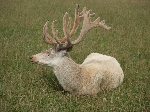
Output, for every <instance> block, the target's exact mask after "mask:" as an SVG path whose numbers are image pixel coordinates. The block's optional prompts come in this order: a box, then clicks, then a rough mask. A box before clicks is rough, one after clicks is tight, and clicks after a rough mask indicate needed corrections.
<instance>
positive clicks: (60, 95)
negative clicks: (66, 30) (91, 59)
mask: <svg viewBox="0 0 150 112" xmlns="http://www.w3.org/2000/svg"><path fill="white" fill-rule="evenodd" d="M76 3H78V4H80V6H81V7H84V6H87V7H88V8H89V9H92V10H93V11H94V12H95V13H96V17H98V16H100V17H101V18H102V19H105V20H106V23H107V24H108V25H110V26H111V27H112V30H111V31H105V30H103V29H99V28H98V29H95V30H92V31H90V32H89V33H88V35H87V38H86V40H85V41H84V42H82V43H81V44H80V45H78V46H76V47H75V48H74V49H73V51H72V52H71V56H72V58H73V59H74V60H75V61H76V62H77V63H82V62H83V60H84V59H85V58H86V56H87V55H88V54H90V53H92V52H99V53H102V54H106V55H111V56H113V57H115V58H116V59H117V60H118V61H119V62H120V64H121V66H122V68H123V70H124V74H125V79H124V82H123V84H122V85H121V86H120V87H119V88H117V89H115V90H114V91H111V92H106V93H105V92H102V93H99V94H98V96H97V97H90V96H80V97H76V96H72V95H71V94H69V93H66V92H64V91H63V89H62V88H61V87H60V85H59V83H58V81H57V79H56V77H55V76H54V73H53V72H52V69H51V68H49V67H46V66H40V65H35V64H32V63H31V62H30V59H29V57H30V56H31V55H33V54H36V53H38V52H41V51H42V50H46V49H48V48H50V46H48V45H46V44H44V42H43V40H42V38H41V37H42V27H43V25H44V24H45V22H46V21H47V20H50V21H52V20H55V19H57V27H58V29H59V31H60V32H61V33H60V34H61V35H62V34H63V33H62V17H63V14H64V13H65V12H66V11H68V12H69V13H70V15H71V16H72V17H73V15H74V7H75V4H76ZM78 33H79V32H78ZM30 111H32V112H50V111H53V112H58V111H60V112H63V111H64V112H74V111H75V112H79V111H83V112H87V111H91V112H96V111H97V112H105V111H106V112H108V111H109V112H128V111H131V112H133V111H134V112H142V111H143V112H148V111H150V0H82V1H81V0H0V112H30Z"/></svg>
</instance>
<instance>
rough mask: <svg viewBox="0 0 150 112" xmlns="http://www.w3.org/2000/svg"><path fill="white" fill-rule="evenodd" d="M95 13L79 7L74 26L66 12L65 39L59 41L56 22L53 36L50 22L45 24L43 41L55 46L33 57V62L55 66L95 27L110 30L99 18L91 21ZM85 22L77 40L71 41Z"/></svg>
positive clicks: (64, 21)
mask: <svg viewBox="0 0 150 112" xmlns="http://www.w3.org/2000/svg"><path fill="white" fill-rule="evenodd" d="M94 15H95V13H92V11H91V10H87V9H86V7H84V8H83V10H82V11H81V12H80V11H79V5H77V6H76V8H75V19H74V22H73V25H72V23H71V17H69V15H68V13H67V12H66V13H65V15H64V17H63V32H64V37H63V38H61V39H59V38H58V30H56V29H55V21H53V22H52V24H51V30H52V36H51V35H50V34H49V33H48V21H47V22H46V23H45V25H44V27H43V39H44V40H45V42H46V43H47V44H50V45H52V46H53V48H50V49H49V50H46V51H45V52H41V53H39V54H36V55H33V56H32V61H33V62H38V63H40V64H48V65H51V66H52V65H55V64H57V63H58V62H59V61H61V59H62V57H64V56H66V55H67V52H69V51H71V50H72V48H73V46H74V45H76V44H78V43H80V42H81V41H82V40H84V37H85V35H86V34H87V32H89V30H91V29H92V28H95V27H102V28H104V29H106V30H109V29H110V27H108V26H107V25H106V24H105V21H104V20H103V21H100V18H99V17H98V18H97V19H96V20H95V21H91V17H93V16H94ZM81 21H83V24H82V25H83V26H82V28H81V32H80V34H79V36H78V37H77V39H76V40H74V41H71V37H72V36H73V34H75V33H76V31H77V29H78V26H79V25H80V22H81Z"/></svg>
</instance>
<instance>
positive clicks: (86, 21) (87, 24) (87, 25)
mask: <svg viewBox="0 0 150 112" xmlns="http://www.w3.org/2000/svg"><path fill="white" fill-rule="evenodd" d="M82 15H83V26H82V29H81V32H80V35H79V37H78V38H77V39H76V40H75V41H73V42H72V44H73V45H75V44H78V43H80V42H81V41H82V40H83V39H84V35H86V33H87V32H88V31H89V30H91V29H92V28H94V27H102V28H104V29H106V30H109V29H110V28H111V27H108V26H107V25H106V24H105V21H104V20H103V21H100V17H98V18H97V19H96V20H95V21H94V22H92V21H91V17H92V16H93V15H95V13H92V14H91V10H89V11H87V10H86V7H84V8H83V11H82Z"/></svg>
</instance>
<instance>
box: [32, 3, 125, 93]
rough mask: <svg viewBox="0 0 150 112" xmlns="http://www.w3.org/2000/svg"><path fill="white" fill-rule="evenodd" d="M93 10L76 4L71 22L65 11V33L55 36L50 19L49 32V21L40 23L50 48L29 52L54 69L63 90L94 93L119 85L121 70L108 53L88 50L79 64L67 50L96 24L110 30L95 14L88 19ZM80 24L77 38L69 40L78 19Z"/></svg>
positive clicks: (56, 31) (121, 75) (122, 76)
mask: <svg viewBox="0 0 150 112" xmlns="http://www.w3.org/2000/svg"><path fill="white" fill-rule="evenodd" d="M92 16H94V13H92V12H91V10H87V9H86V8H85V7H84V8H83V10H82V11H81V12H80V11H79V6H78V5H77V7H76V8H75V19H74V23H73V25H71V18H70V17H69V15H68V13H67V12H66V13H65V15H64V17H63V32H64V37H63V38H62V39H59V38H58V30H56V28H55V24H54V22H55V21H53V22H52V25H51V29H52V36H51V35H50V34H49V33H48V21H47V22H46V24H45V25H44V27H43V37H44V40H45V42H46V43H48V44H50V45H52V46H53V48H51V49H49V50H46V51H45V52H41V53H39V54H36V55H33V56H32V61H33V62H37V63H39V64H46V65H48V66H51V67H53V70H54V73H55V75H56V77H57V79H58V81H59V83H60V85H61V86H62V87H63V88H64V90H66V91H69V92H70V93H74V94H78V95H85V94H88V95H96V94H97V93H98V92H99V91H101V90H103V89H108V90H111V89H113V88H116V87H118V86H119V85H120V84H121V83H122V82H123V78H124V74H123V71H122V69H121V67H120V64H119V63H118V62H117V60H116V59H115V58H113V57H111V56H106V55H103V54H99V53H91V54H90V55H88V56H87V58H86V59H85V60H84V62H83V63H82V64H77V63H75V62H74V61H73V60H72V59H71V58H70V56H69V55H68V52H69V51H71V50H72V48H73V46H74V45H77V44H78V43H80V42H81V41H82V40H83V39H84V36H85V34H87V32H89V30H91V29H93V28H95V27H102V28H104V29H106V30H109V29H110V27H108V26H107V25H106V24H105V22H104V21H100V18H99V17H98V18H97V19H96V20H95V21H93V22H92V21H91V17H92ZM81 21H83V24H82V25H83V26H82V28H81V32H80V34H79V36H78V38H77V39H76V40H74V41H71V37H72V36H73V34H74V33H75V32H76V31H77V29H78V26H79V24H80V22H81Z"/></svg>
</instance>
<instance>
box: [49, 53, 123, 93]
mask: <svg viewBox="0 0 150 112" xmlns="http://www.w3.org/2000/svg"><path fill="white" fill-rule="evenodd" d="M56 60H57V61H55V62H56V63H55V64H53V68H54V73H55V75H56V77H57V79H58V81H59V83H60V84H61V85H62V87H63V88H64V90H66V91H69V92H71V93H74V94H90V95H94V94H97V93H98V92H99V91H101V90H103V89H109V90H110V89H113V88H116V87H118V86H119V85H120V84H121V83H122V81H123V78H124V75H123V71H122V69H121V67H120V64H119V63H118V62H117V60H116V59H115V58H113V57H110V56H106V55H102V54H99V53H91V54H90V55H89V56H88V57H87V58H86V59H85V60H84V62H83V63H82V64H76V63H75V62H74V61H73V60H72V59H71V58H68V57H67V56H64V57H63V58H60V59H56ZM50 66H51V65H50Z"/></svg>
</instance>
